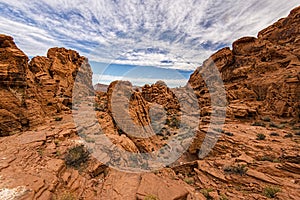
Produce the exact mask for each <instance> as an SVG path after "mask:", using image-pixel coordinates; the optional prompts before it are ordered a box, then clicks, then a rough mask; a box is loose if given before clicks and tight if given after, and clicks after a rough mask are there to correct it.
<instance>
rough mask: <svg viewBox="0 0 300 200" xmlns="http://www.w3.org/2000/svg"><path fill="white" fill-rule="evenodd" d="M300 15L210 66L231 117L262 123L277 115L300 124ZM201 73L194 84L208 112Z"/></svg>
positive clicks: (236, 47)
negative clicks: (261, 119)
mask: <svg viewBox="0 0 300 200" xmlns="http://www.w3.org/2000/svg"><path fill="white" fill-rule="evenodd" d="M299 10H300V8H299V7H298V8H296V9H294V10H293V11H292V12H291V14H290V15H289V16H288V17H287V18H284V19H281V20H279V21H278V22H277V23H275V24H274V25H272V26H270V27H268V28H266V29H265V30H263V31H261V32H260V33H259V34H258V37H257V38H255V37H244V38H241V39H239V40H237V41H235V42H234V43H233V45H232V50H230V49H229V48H228V47H226V48H224V49H221V50H220V51H218V52H217V53H215V54H214V55H212V56H211V57H210V59H209V60H207V61H205V62H204V65H206V64H207V63H209V61H211V60H212V61H213V62H214V64H215V66H216V67H217V68H218V70H219V71H220V73H221V78H222V79H223V81H224V85H225V88H226V91H227V99H228V102H229V107H228V115H230V116H232V117H235V118H239V119H255V118H256V119H257V118H258V116H263V115H272V116H274V117H278V118H289V119H292V120H294V121H298V122H299V116H300V107H299V106H300V105H299V102H300V95H299V94H300V79H299V73H300V62H299V59H300V50H299V49H300V40H299V34H300V29H299V28H298V27H299V23H300V19H299ZM199 71H200V70H199V69H198V70H196V71H195V72H194V73H193V74H192V75H191V78H190V80H189V83H190V84H191V85H192V87H193V88H194V89H195V90H196V91H199V93H198V97H199V101H200V102H201V104H202V107H205V106H207V105H209V98H207V97H206V96H207V94H208V90H207V89H206V87H205V82H204V81H203V79H202V77H201V74H200V72H199Z"/></svg>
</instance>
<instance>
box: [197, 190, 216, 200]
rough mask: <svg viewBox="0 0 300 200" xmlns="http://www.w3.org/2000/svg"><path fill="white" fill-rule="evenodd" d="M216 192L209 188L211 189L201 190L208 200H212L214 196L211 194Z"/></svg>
mask: <svg viewBox="0 0 300 200" xmlns="http://www.w3.org/2000/svg"><path fill="white" fill-rule="evenodd" d="M213 191H214V190H213V189H211V188H209V189H202V190H200V192H201V193H202V194H203V196H205V198H206V199H208V200H212V199H213V198H212V196H210V195H209V193H210V192H213Z"/></svg>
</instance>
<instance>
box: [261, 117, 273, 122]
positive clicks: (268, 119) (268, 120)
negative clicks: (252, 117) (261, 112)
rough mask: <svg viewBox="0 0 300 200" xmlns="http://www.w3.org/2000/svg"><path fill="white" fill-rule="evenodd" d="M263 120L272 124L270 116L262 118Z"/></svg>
mask: <svg viewBox="0 0 300 200" xmlns="http://www.w3.org/2000/svg"><path fill="white" fill-rule="evenodd" d="M261 119H262V120H263V121H265V122H270V121H271V119H270V117H269V116H265V117H262V118H261Z"/></svg>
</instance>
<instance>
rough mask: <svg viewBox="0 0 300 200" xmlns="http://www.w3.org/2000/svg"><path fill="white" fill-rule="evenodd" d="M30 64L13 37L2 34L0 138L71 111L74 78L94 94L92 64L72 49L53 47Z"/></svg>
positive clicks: (0, 54)
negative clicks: (46, 118)
mask: <svg viewBox="0 0 300 200" xmlns="http://www.w3.org/2000/svg"><path fill="white" fill-rule="evenodd" d="M28 61H29V58H28V57H27V56H26V55H25V54H24V53H23V52H22V51H21V50H20V49H19V48H18V47H17V46H16V45H15V43H14V41H13V38H12V37H10V36H6V35H0V83H1V87H0V94H1V98H0V136H6V135H9V134H13V133H16V132H19V131H22V130H25V129H27V128H29V127H35V126H37V125H40V124H42V123H43V121H44V119H45V117H50V116H54V115H56V114H57V113H60V112H62V111H68V110H70V107H71V105H72V100H71V99H72V90H73V86H74V81H75V78H76V79H77V81H78V82H80V83H81V84H84V85H86V90H85V91H81V92H88V93H92V92H93V89H92V83H91V80H92V79H91V77H92V71H91V68H90V65H89V64H88V61H87V59H86V58H84V57H82V56H80V55H79V54H78V53H77V52H75V51H73V50H67V49H64V48H52V49H50V50H49V51H48V54H47V57H41V56H37V57H34V58H32V59H31V61H30V62H29V63H28Z"/></svg>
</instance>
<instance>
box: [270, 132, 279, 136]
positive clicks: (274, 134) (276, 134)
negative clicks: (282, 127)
mask: <svg viewBox="0 0 300 200" xmlns="http://www.w3.org/2000/svg"><path fill="white" fill-rule="evenodd" d="M270 136H274V137H278V136H279V134H278V133H276V132H272V133H270Z"/></svg>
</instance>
